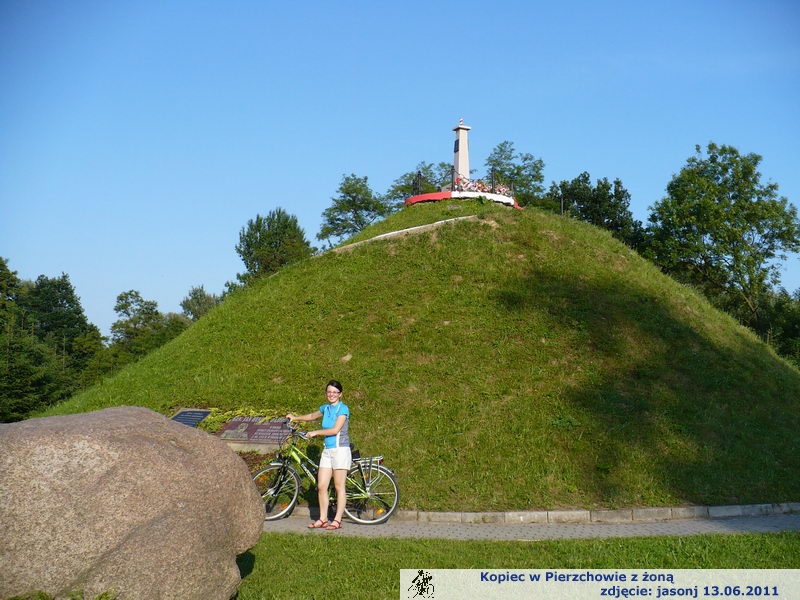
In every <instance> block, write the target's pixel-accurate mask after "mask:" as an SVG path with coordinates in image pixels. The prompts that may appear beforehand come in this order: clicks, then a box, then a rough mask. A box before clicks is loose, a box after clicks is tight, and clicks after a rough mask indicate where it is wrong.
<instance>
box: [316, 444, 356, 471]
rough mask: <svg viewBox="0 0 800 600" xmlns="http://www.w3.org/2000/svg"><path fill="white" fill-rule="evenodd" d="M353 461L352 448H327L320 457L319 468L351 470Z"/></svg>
mask: <svg viewBox="0 0 800 600" xmlns="http://www.w3.org/2000/svg"><path fill="white" fill-rule="evenodd" d="M352 462H353V460H352V457H351V455H350V448H325V449H323V451H322V456H321V457H320V459H319V468H320V469H323V468H327V469H346V470H350V465H351V463H352Z"/></svg>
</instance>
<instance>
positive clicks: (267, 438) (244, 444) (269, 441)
mask: <svg viewBox="0 0 800 600" xmlns="http://www.w3.org/2000/svg"><path fill="white" fill-rule="evenodd" d="M263 420H264V417H236V418H234V419H232V420H230V421H228V422H227V423H225V425H223V426H222V429H220V430H219V432H218V434H217V435H219V437H220V438H222V439H223V440H225V442H227V444H228V445H229V446H230V447H231V448H233V449H234V450H241V451H255V452H260V453H262V454H266V453H268V452H272V451H273V450H277V449H278V448H279V447H280V445H281V444H283V442H284V441H285V440H286V436H288V435H289V427H287V425H286V423H285V422H284V421H283V419H280V420H274V421H266V422H264V423H262V421H263Z"/></svg>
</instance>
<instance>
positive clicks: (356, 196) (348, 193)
mask: <svg viewBox="0 0 800 600" xmlns="http://www.w3.org/2000/svg"><path fill="white" fill-rule="evenodd" d="M337 194H338V195H337V196H334V197H333V198H331V200H332V201H333V204H331V206H329V207H328V208H326V209H325V210H324V211H323V212H322V218H323V222H322V227H321V228H320V231H319V233H318V234H317V239H318V240H321V241H325V240H327V241H328V242H329V243H330V238H337V239H338V240H341V239H343V238H346V237H350V236H353V235H355V234H357V233H358V232H359V231H361V230H362V229H364V228H366V227H367V226H368V225H370V224H372V223H373V222H375V221H377V220H378V219H381V218H383V217H385V216H387V215H388V214H390V213H391V209H390V208H389V205H388V204H387V202H386V201H385V200H384V199H383V198H381V197H380V196H379V195H378V194H376V193H374V192H373V191H372V189H371V188H370V187H369V183H368V182H367V177H358V176H357V175H355V174H350V175H344V176H342V182H341V183H340V184H339V189H338V190H337Z"/></svg>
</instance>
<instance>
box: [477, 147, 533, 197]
mask: <svg viewBox="0 0 800 600" xmlns="http://www.w3.org/2000/svg"><path fill="white" fill-rule="evenodd" d="M543 171H544V161H543V160H542V159H541V158H536V157H534V156H533V154H528V153H523V152H517V151H516V150H515V149H514V144H513V142H509V141H505V142H501V143H499V144H498V145H497V146H495V147H494V149H493V150H492V152H491V154H489V156H488V158H487V159H486V181H489V180H490V179H491V178H492V173H494V179H495V182H496V183H502V184H503V185H505V186H507V187H510V188H513V190H514V199H515V200H516V201H517V204H519V205H520V206H533V205H535V204H537V202H539V201H541V199H542V196H543V194H544V174H543Z"/></svg>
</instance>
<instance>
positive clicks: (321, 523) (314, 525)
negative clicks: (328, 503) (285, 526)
mask: <svg viewBox="0 0 800 600" xmlns="http://www.w3.org/2000/svg"><path fill="white" fill-rule="evenodd" d="M308 528H309V529H323V528H325V529H327V528H328V522H327V521H323V520H322V519H317V520H316V521H314V522H313V523H309V525H308Z"/></svg>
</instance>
